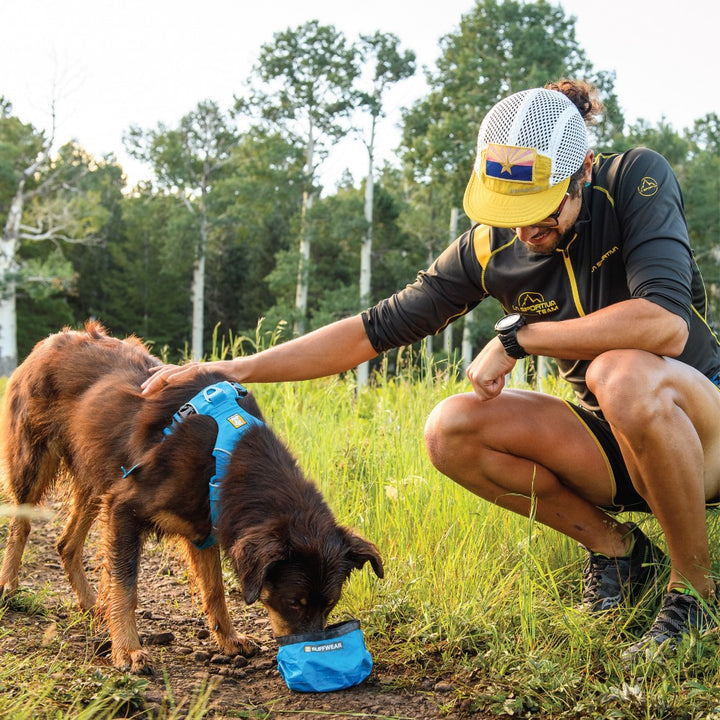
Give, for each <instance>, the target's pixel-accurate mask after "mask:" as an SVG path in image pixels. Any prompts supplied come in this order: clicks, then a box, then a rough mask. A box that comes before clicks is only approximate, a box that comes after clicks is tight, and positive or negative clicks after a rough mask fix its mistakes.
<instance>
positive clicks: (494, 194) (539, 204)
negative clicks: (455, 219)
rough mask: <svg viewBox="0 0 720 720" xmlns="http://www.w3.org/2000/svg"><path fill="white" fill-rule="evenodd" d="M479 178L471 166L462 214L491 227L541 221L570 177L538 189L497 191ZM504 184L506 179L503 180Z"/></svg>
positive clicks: (555, 204) (554, 207)
mask: <svg viewBox="0 0 720 720" xmlns="http://www.w3.org/2000/svg"><path fill="white" fill-rule="evenodd" d="M490 184H491V183H488V182H483V181H482V180H481V179H480V178H479V177H478V174H477V172H476V171H475V170H473V174H472V176H471V177H470V182H469V183H468V185H467V188H465V196H464V198H463V207H464V208H465V214H466V215H467V216H468V217H469V218H470V219H471V220H473V221H474V222H478V223H482V224H483V225H490V226H492V227H505V228H512V227H527V226H528V225H533V224H535V223H538V222H542V221H543V220H545V218H546V217H548V216H549V215H551V214H552V213H554V212H555V211H556V210H557V209H558V206H559V205H560V203H561V202H562V199H563V197H565V193H566V192H567V189H568V187H569V186H570V178H566V179H565V180H563V181H561V182H559V183H558V184H557V185H553V186H552V187H549V188H547V189H546V190H542V191H540V192H531V193H522V192H520V193H518V194H513V193H511V192H508V190H510V188H509V187H507V189H506V191H505V192H498V191H497V190H496V189H493V188H491V187H489V185H490ZM506 185H507V183H506Z"/></svg>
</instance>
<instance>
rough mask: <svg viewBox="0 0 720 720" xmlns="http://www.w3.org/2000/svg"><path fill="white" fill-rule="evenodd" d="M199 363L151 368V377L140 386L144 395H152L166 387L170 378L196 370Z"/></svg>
mask: <svg viewBox="0 0 720 720" xmlns="http://www.w3.org/2000/svg"><path fill="white" fill-rule="evenodd" d="M198 365H199V363H196V362H195V363H188V364H187V365H156V366H155V367H152V368H150V377H149V378H148V379H147V380H146V381H145V382H144V383H143V384H142V385H141V386H140V388H141V389H142V394H143V395H151V394H152V393H154V392H157V391H158V390H161V389H162V388H164V387H165V386H166V385H167V384H168V383H169V382H170V379H171V378H173V377H175V376H177V375H185V374H186V373H192V372H194V371H195V369H196V368H197V366H198Z"/></svg>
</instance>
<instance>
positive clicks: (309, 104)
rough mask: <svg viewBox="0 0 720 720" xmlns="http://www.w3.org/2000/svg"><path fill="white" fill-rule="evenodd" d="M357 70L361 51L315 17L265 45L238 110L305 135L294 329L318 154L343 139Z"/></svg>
mask: <svg viewBox="0 0 720 720" xmlns="http://www.w3.org/2000/svg"><path fill="white" fill-rule="evenodd" d="M358 72H359V69H358V53H357V50H356V49H355V48H354V47H353V46H350V45H348V43H347V41H346V39H345V36H344V35H343V34H342V33H340V32H338V31H337V30H336V29H335V28H334V27H332V26H328V25H320V23H319V22H318V21H317V20H312V21H310V22H307V23H305V24H304V25H301V26H300V27H298V28H295V29H288V30H286V31H284V32H279V33H276V34H275V35H274V36H273V40H272V41H271V42H270V43H267V44H265V45H263V46H262V47H261V49H260V56H259V58H258V62H257V64H256V66H255V68H254V71H253V74H254V76H255V78H254V84H255V87H254V88H252V89H251V95H250V97H249V99H247V100H243V99H239V100H238V101H237V107H238V109H243V108H247V107H255V108H257V109H258V110H259V111H260V113H261V115H262V117H263V118H265V119H266V120H269V121H270V122H272V123H273V124H274V127H275V128H277V129H285V130H286V131H289V132H290V133H291V134H292V135H293V136H295V137H297V138H301V139H302V143H303V146H304V148H305V188H304V191H303V206H302V217H301V228H300V243H299V247H300V252H299V263H298V271H297V289H296V295H295V307H296V312H297V319H296V323H295V327H296V331H297V332H303V330H304V327H305V315H306V312H307V294H308V281H309V264H310V246H311V229H310V224H309V222H308V217H307V216H308V213H309V211H310V208H311V206H312V202H313V197H314V194H315V192H316V188H315V175H316V170H317V163H318V158H320V159H321V160H322V158H323V156H324V154H325V152H326V147H325V143H326V142H328V141H329V142H336V141H338V140H339V139H341V138H342V137H344V136H345V135H346V134H347V133H348V131H349V127H348V125H347V122H346V120H347V118H348V116H349V114H350V112H351V110H352V108H353V105H354V102H355V97H354V90H353V82H354V80H355V78H356V77H357V75H358Z"/></svg>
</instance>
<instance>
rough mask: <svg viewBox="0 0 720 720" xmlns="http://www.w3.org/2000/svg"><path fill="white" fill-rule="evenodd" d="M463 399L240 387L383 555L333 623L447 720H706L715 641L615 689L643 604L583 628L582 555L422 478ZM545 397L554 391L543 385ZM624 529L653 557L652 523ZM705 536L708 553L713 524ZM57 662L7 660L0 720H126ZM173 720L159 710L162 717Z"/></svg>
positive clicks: (405, 382) (387, 383) (445, 376)
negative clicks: (432, 422)
mask: <svg viewBox="0 0 720 720" xmlns="http://www.w3.org/2000/svg"><path fill="white" fill-rule="evenodd" d="M467 389H468V386H467V385H466V383H465V382H464V381H462V380H461V379H458V378H457V377H456V375H455V374H453V373H445V372H442V371H440V370H439V369H437V368H432V367H429V368H425V370H424V372H422V373H421V374H420V375H419V376H417V375H412V376H411V375H410V374H409V373H407V374H404V375H402V376H400V377H396V378H384V377H382V376H380V377H378V378H377V383H376V384H374V385H372V386H369V387H365V388H363V389H362V390H361V391H360V392H358V391H357V388H356V386H355V383H354V379H353V377H352V375H348V376H346V377H344V378H328V379H324V380H318V381H312V382H306V383H284V384H277V385H255V386H253V387H252V390H253V391H254V392H255V394H256V395H257V396H258V399H259V401H260V404H261V406H262V407H263V411H264V413H265V415H266V418H267V419H268V421H269V422H270V423H271V424H272V425H273V427H274V428H275V430H276V431H277V432H278V433H279V434H280V435H281V436H282V437H283V438H284V439H285V441H286V442H287V443H288V445H289V446H290V447H291V448H292V450H293V452H294V453H295V454H296V455H297V457H298V460H299V463H300V465H301V466H302V467H303V469H304V470H305V471H306V473H307V474H308V475H309V476H310V477H312V478H314V479H315V480H316V482H317V483H318V485H319V486H320V488H321V489H322V491H323V493H324V495H325V497H326V500H327V501H328V503H329V505H330V506H331V507H332V508H333V510H334V511H335V513H336V515H337V516H338V520H339V521H340V522H342V523H343V524H346V525H349V526H351V527H353V528H354V529H356V530H357V531H358V532H360V533H361V534H362V535H364V536H365V537H367V538H368V539H371V540H373V541H374V542H376V543H377V545H378V546H379V547H380V549H381V552H382V554H383V557H384V561H385V573H386V577H385V579H384V580H379V579H377V578H376V577H375V576H374V574H373V573H372V572H371V570H370V569H369V566H366V568H365V569H364V570H363V571H362V572H360V573H354V575H353V577H352V579H351V580H350V582H349V584H348V586H347V589H346V592H345V594H344V596H343V599H342V601H341V604H340V606H339V607H338V608H337V611H336V618H334V619H341V618H343V617H347V616H353V617H358V618H360V620H361V622H362V626H363V629H364V632H365V636H366V641H367V643H368V646H369V648H370V650H371V652H372V654H373V658H374V661H375V664H376V667H377V668H378V669H379V671H380V672H381V673H382V674H383V676H384V677H385V678H388V677H398V682H403V683H405V684H406V685H408V686H412V687H413V688H427V687H432V685H433V684H434V683H435V682H438V681H446V682H448V683H450V685H451V686H452V691H451V692H450V693H449V694H447V695H446V708H447V711H448V714H449V715H450V716H452V715H453V712H454V708H457V707H459V706H462V707H463V709H464V710H465V711H469V712H472V711H478V712H484V713H487V714H497V715H498V716H513V717H532V718H541V717H545V718H554V719H561V718H567V719H568V720H569V719H570V718H573V719H575V718H627V719H632V720H641V719H642V720H651V719H653V720H658V719H659V718H668V719H671V718H700V717H703V718H716V719H717V720H720V690H718V688H720V664H719V663H718V659H717V651H718V649H720V648H719V641H718V639H717V638H715V637H710V638H706V639H704V640H703V642H699V641H698V639H697V638H690V639H689V641H688V642H686V643H685V644H684V645H683V646H682V647H681V648H680V649H679V651H678V653H677V654H676V655H675V656H674V657H672V658H669V659H668V660H666V661H662V662H660V661H657V662H653V663H648V664H647V665H645V666H643V667H641V668H640V671H639V672H638V673H636V674H635V675H633V676H628V675H627V674H626V673H625V672H624V671H623V669H622V668H621V666H620V664H619V660H618V658H619V655H620V653H621V651H622V649H623V648H624V647H625V646H626V645H627V644H629V643H630V642H631V641H632V640H633V639H634V638H635V637H636V636H637V634H638V633H641V632H642V631H643V630H644V628H645V627H646V626H647V625H648V623H649V622H650V620H651V619H652V617H653V615H654V612H655V610H656V606H654V605H653V604H652V603H648V604H645V605H641V606H640V607H638V608H627V609H624V610H622V611H620V612H619V613H618V614H615V615H612V616H611V617H601V618H589V617H587V616H586V615H584V614H583V613H582V612H580V611H578V610H576V609H575V606H576V605H577V603H578V602H579V600H580V578H581V573H582V562H583V553H582V551H581V549H580V548H578V547H577V545H576V544H575V543H574V542H572V541H571V540H569V539H567V538H565V537H563V536H561V535H559V534H558V533H556V532H554V531H552V530H549V529H547V528H545V527H543V526H540V525H538V524H536V523H534V522H533V520H532V518H531V519H526V518H521V517H518V516H514V515H510V514H509V513H507V512H505V511H503V510H500V509H498V508H496V507H494V506H492V505H490V504H488V503H485V502H483V501H481V500H480V499H478V498H476V497H475V496H473V495H472V494H470V493H469V492H467V491H465V490H463V489H461V488H460V487H459V486H457V485H455V484H454V483H453V482H452V481H450V480H448V479H447V478H445V477H443V476H441V475H440V474H439V473H438V472H436V471H435V470H434V469H433V468H432V466H431V465H430V463H429V461H428V460H427V457H426V453H425V450H424V447H423V442H422V430H423V424H424V422H425V418H426V417H427V415H428V413H429V412H430V410H431V409H432V408H433V406H434V405H435V404H436V403H438V402H439V401H440V400H442V399H443V398H445V397H447V396H448V395H451V394H453V393H456V392H463V391H466V390H467ZM545 390H546V391H549V392H554V393H564V392H566V390H565V389H564V388H563V387H562V386H561V385H559V384H557V383H553V382H552V381H551V382H550V383H549V384H548V385H546V387H545ZM633 519H634V520H635V521H638V522H642V523H643V530H644V531H645V532H646V533H647V534H649V535H650V536H651V537H652V539H653V540H654V541H655V542H657V543H658V544H660V545H661V546H662V545H663V544H664V543H663V539H662V535H661V533H660V532H659V528H658V526H657V524H656V523H655V521H654V520H652V519H647V518H645V517H644V516H640V515H638V516H634V517H633ZM708 526H709V532H710V536H711V548H717V547H718V546H719V545H720V543H719V542H718V540H720V537H719V535H720V526H719V524H718V522H717V519H716V518H715V517H714V516H710V517H709V522H708ZM2 535H4V527H0V536H2ZM713 560H714V562H715V563H717V561H718V558H717V557H714V558H713ZM29 604H30V605H31V606H32V603H29ZM0 612H2V610H1V609H0ZM2 632H3V630H2V622H1V618H0V633H2ZM60 658H62V652H58V651H57V648H55V649H52V651H51V652H48V653H39V654H38V655H37V656H33V657H25V658H20V657H14V656H12V654H9V653H6V655H5V656H4V657H3V662H2V664H1V665H0V718H5V717H8V718H10V717H12V718H16V717H18V718H24V717H28V718H30V717H36V716H37V717H40V716H44V715H41V714H40V711H41V710H42V709H43V708H45V707H47V705H48V702H49V700H48V699H50V700H51V702H52V707H53V708H54V714H52V717H57V718H71V717H72V718H75V717H93V718H95V717H97V718H104V717H112V716H113V713H118V711H119V710H120V709H122V708H125V709H126V710H127V709H129V710H130V712H129V713H128V714H132V709H133V708H134V707H136V705H135V703H139V700H138V698H139V697H141V695H142V681H141V680H138V679H137V678H132V677H129V676H121V677H119V678H118V677H117V676H115V677H114V678H107V677H105V678H103V677H98V675H97V674H96V673H95V672H93V670H92V667H93V666H92V663H89V664H88V666H87V667H86V668H81V669H80V670H79V671H78V672H76V675H77V678H78V679H77V686H75V687H72V686H70V687H67V686H63V687H59V686H58V683H57V682H56V681H54V680H53V677H55V676H57V677H60V676H61V675H62V668H61V667H60V666H61V663H62V661H61V659H60ZM38 666H40V667H42V678H43V680H42V682H38V675H37V670H36V669H34V668H37V667H38ZM416 691H418V692H421V691H422V690H416ZM208 696H209V689H208V692H207V693H206V694H205V695H202V694H201V695H200V696H199V697H198V700H197V703H196V706H195V708H194V709H193V710H192V713H191V715H192V716H193V717H198V718H200V717H203V714H204V710H205V709H206V707H207V706H208V700H207V698H208ZM137 706H138V707H141V704H138V705H137ZM173 712H174V710H173V708H172V706H171V704H170V705H168V708H167V717H168V718H170V717H172V716H173ZM34 713H38V714H37V715H36V714H34Z"/></svg>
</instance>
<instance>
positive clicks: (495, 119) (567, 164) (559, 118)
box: [477, 88, 588, 185]
mask: <svg viewBox="0 0 720 720" xmlns="http://www.w3.org/2000/svg"><path fill="white" fill-rule="evenodd" d="M490 143H498V144H501V145H513V146H517V147H527V148H534V149H535V150H537V151H538V153H540V154H541V155H545V156H546V157H549V158H551V160H552V173H551V176H550V185H557V184H558V183H559V182H561V181H562V180H565V179H566V178H568V177H570V176H571V175H572V174H573V173H574V172H575V171H576V170H578V169H579V168H580V166H581V165H582V163H583V160H584V159H585V155H586V154H587V151H588V138H587V130H586V128H585V122H584V120H583V119H582V116H581V115H580V112H579V111H578V109H577V108H576V107H575V105H574V104H573V102H572V101H571V100H570V99H569V98H568V97H566V96H565V95H563V94H562V93H559V92H557V91H555V90H545V89H539V88H536V89H533V90H523V91H522V92H518V93H515V94H514V95H510V97H507V98H505V99H504V100H502V101H501V102H499V103H498V104H497V105H495V107H494V108H493V109H492V110H491V111H490V112H489V113H488V114H487V115H486V116H485V119H484V120H483V122H482V125H481V126H480V132H479V134H478V146H477V150H478V157H479V155H480V151H481V150H483V149H485V148H486V147H487V146H488V145H489V144H490Z"/></svg>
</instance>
